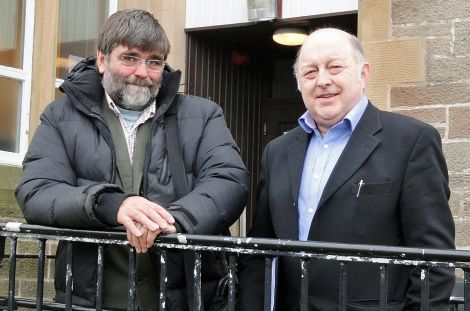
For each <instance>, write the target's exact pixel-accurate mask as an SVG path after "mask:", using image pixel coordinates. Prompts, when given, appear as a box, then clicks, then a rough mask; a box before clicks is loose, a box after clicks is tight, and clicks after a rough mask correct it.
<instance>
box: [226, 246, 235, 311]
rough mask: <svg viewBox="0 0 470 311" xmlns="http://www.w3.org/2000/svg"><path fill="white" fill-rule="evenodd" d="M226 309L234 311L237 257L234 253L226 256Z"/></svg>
mask: <svg viewBox="0 0 470 311" xmlns="http://www.w3.org/2000/svg"><path fill="white" fill-rule="evenodd" d="M228 273H229V280H228V311H235V303H236V283H237V282H236V278H237V259H236V257H235V255H234V254H230V255H229V256H228Z"/></svg>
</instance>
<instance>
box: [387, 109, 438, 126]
mask: <svg viewBox="0 0 470 311" xmlns="http://www.w3.org/2000/svg"><path fill="white" fill-rule="evenodd" d="M393 112H396V113H399V114H402V115H405V116H409V117H412V118H415V119H418V120H421V121H423V122H425V123H429V124H435V123H445V122H446V109H445V108H431V109H413V110H394V111H393Z"/></svg>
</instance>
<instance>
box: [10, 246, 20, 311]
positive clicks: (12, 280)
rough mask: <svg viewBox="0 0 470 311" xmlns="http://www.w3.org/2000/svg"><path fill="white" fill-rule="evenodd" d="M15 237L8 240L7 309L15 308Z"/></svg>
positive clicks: (11, 310)
mask: <svg viewBox="0 0 470 311" xmlns="http://www.w3.org/2000/svg"><path fill="white" fill-rule="evenodd" d="M17 239H18V238H16V237H12V238H11V240H10V274H9V282H8V311H13V310H14V309H15V275H16V245H17V242H18V241H17Z"/></svg>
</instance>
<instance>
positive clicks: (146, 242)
mask: <svg viewBox="0 0 470 311" xmlns="http://www.w3.org/2000/svg"><path fill="white" fill-rule="evenodd" d="M135 225H136V227H137V228H139V230H140V231H141V232H142V233H143V234H142V235H141V236H140V237H137V236H135V235H134V234H132V232H130V230H127V231H126V232H127V239H128V240H129V243H130V244H131V245H132V246H133V247H134V248H135V250H136V252H137V253H146V252H147V251H148V249H149V248H150V247H152V245H153V244H154V243H155V239H156V238H157V236H158V235H159V234H160V233H176V227H175V226H174V225H169V226H167V227H166V228H165V230H162V229H158V230H155V231H150V230H148V229H147V228H146V227H145V226H142V225H141V224H140V223H136V224H135Z"/></svg>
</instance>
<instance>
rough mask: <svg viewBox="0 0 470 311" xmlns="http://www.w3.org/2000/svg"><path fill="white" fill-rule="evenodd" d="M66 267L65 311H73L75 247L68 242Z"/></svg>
mask: <svg viewBox="0 0 470 311" xmlns="http://www.w3.org/2000/svg"><path fill="white" fill-rule="evenodd" d="M66 243H67V244H66V251H67V254H66V258H67V262H66V265H65V310H72V284H73V269H72V265H73V245H72V242H66Z"/></svg>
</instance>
